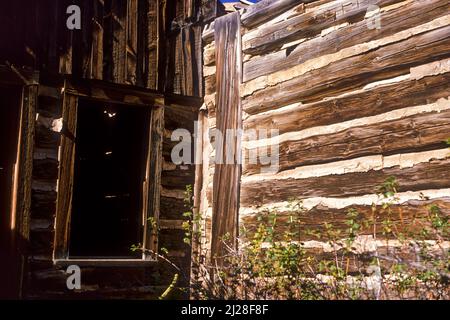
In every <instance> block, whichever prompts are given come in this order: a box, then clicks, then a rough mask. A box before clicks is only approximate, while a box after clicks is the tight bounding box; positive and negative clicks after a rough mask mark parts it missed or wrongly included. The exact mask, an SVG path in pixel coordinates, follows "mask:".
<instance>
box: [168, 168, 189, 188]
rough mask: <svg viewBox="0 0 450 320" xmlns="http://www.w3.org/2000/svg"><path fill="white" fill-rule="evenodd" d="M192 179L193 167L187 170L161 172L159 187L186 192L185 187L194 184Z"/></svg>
mask: <svg viewBox="0 0 450 320" xmlns="http://www.w3.org/2000/svg"><path fill="white" fill-rule="evenodd" d="M194 179H195V168H194V166H188V167H187V170H173V171H163V172H161V185H162V186H163V187H166V188H168V189H178V190H186V186H188V185H193V184H194Z"/></svg>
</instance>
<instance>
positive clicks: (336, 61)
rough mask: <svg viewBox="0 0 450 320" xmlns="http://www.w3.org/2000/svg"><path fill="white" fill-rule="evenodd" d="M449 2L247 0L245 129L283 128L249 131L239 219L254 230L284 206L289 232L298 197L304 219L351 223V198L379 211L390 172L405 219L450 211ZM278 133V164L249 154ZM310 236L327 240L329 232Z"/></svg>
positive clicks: (215, 77) (212, 118)
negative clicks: (434, 209) (431, 210)
mask: <svg viewBox="0 0 450 320" xmlns="http://www.w3.org/2000/svg"><path fill="white" fill-rule="evenodd" d="M449 12H450V3H449V1H448V0H426V1H422V0H407V1H405V0H363V1H351V0H349V1H336V0H320V1H288V0H287V1H284V0H278V1H274V0H263V1H261V2H260V3H258V4H255V5H252V6H250V7H249V8H248V9H247V10H241V11H240V17H241V19H240V23H241V41H242V52H241V57H242V61H243V62H242V79H241V86H240V97H241V101H240V103H241V104H242V110H243V112H242V118H243V128H244V130H251V129H256V130H259V129H266V130H270V129H277V130H279V136H277V137H275V138H270V134H269V136H268V137H257V138H256V139H253V140H247V141H244V142H243V146H244V148H243V158H244V160H243V161H244V163H243V166H242V176H241V179H240V203H239V205H240V208H239V225H240V227H242V226H245V227H246V229H247V230H249V231H252V230H255V227H256V226H257V224H258V223H259V222H258V219H257V218H258V217H260V216H261V215H263V214H264V213H266V212H267V211H268V210H276V211H277V212H278V213H279V218H278V220H279V221H281V223H279V228H280V229H278V230H277V231H278V232H280V233H281V231H282V230H281V229H282V228H283V223H282V221H283V220H285V219H284V216H286V218H287V216H288V215H287V212H288V211H289V203H290V199H293V198H295V199H299V200H302V201H303V205H304V207H305V208H306V209H307V210H308V213H309V214H307V215H306V221H305V222H304V223H305V225H304V228H305V229H308V228H315V227H318V226H320V225H323V223H324V222H328V223H332V224H334V225H337V226H342V227H343V228H344V227H345V224H344V223H343V222H344V220H345V215H346V213H347V211H348V209H349V208H352V207H354V208H357V209H359V210H360V212H362V213H364V214H366V213H370V212H371V204H372V202H374V201H376V199H377V197H376V195H375V192H376V187H377V186H379V185H380V184H382V182H383V181H385V179H386V178H388V177H390V176H395V177H396V178H397V180H398V182H399V185H400V187H399V190H398V191H399V198H400V204H402V205H403V206H404V210H403V212H404V217H403V218H405V219H406V220H408V219H410V220H409V223H412V217H413V216H415V214H417V213H418V212H419V211H420V208H423V205H426V204H429V203H430V202H435V203H437V204H439V205H440V206H441V208H442V209H443V212H445V213H446V214H448V213H450V176H449V173H448V166H449V161H450V159H449V157H450V151H449V150H448V147H447V145H446V143H445V140H446V139H447V138H449V137H450V101H449V98H450V97H449V92H450V91H449V89H450V81H449V80H450V73H449V72H450V68H449V66H450V51H449V49H450V16H449V15H448V13H449ZM214 29H215V26H214V23H211V24H210V25H208V26H206V28H205V30H204V32H203V39H204V42H205V46H204V50H203V55H204V67H203V72H204V77H205V99H204V101H205V107H206V108H205V109H207V110H206V111H205V112H206V113H207V116H206V120H205V123H207V126H208V129H207V131H208V132H206V134H205V135H206V138H205V141H204V142H203V144H204V150H203V159H209V164H208V162H204V163H203V165H204V166H206V167H207V169H204V170H203V175H204V176H203V185H202V188H203V189H202V201H201V204H200V209H201V212H202V214H203V217H204V220H205V224H204V228H205V229H204V234H203V245H204V247H203V248H204V250H206V251H208V250H209V249H210V248H211V238H212V237H215V236H216V235H215V234H212V230H214V226H211V221H214V219H213V217H212V215H213V212H214V209H213V206H214V204H215V200H214V199H213V197H214V195H215V194H216V193H215V191H214V190H216V188H219V186H218V185H215V184H214V183H213V176H214V173H215V167H214V165H213V163H212V159H213V158H214V155H215V150H214V147H213V144H212V143H210V141H211V136H213V132H214V130H216V125H217V124H216V107H217V105H216V104H217V103H219V100H218V98H217V96H218V95H219V93H218V90H223V88H219V87H218V86H216V83H217V82H218V81H219V78H220V75H219V74H217V73H216V70H217V69H218V67H217V66H216V62H217V61H216V59H217V54H218V53H217V51H218V50H222V49H223V48H218V47H217V43H216V41H217V39H215V38H214V31H215V32H216V34H217V30H214ZM228 61H229V60H228ZM220 63H224V62H223V61H221V62H220ZM234 107H235V108H238V106H236V105H235V106H234ZM276 143H279V167H278V170H277V171H276V172H272V173H264V172H263V170H261V169H262V168H263V167H264V165H261V164H260V163H259V162H258V163H257V164H249V163H248V161H245V160H247V158H248V155H249V150H252V149H254V148H256V147H268V148H270V146H271V145H272V144H276ZM230 188H231V187H230ZM229 219H232V217H229ZM380 229H381V228H380ZM300 237H301V239H299V240H302V241H309V240H313V236H312V235H308V234H307V233H301V236H300ZM309 245H310V246H313V247H314V248H316V249H317V250H319V251H320V250H322V248H324V247H325V242H320V241H319V242H314V241H311V242H310V243H309Z"/></svg>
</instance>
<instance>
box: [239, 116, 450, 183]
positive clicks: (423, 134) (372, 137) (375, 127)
mask: <svg viewBox="0 0 450 320" xmlns="http://www.w3.org/2000/svg"><path fill="white" fill-rule="evenodd" d="M449 130H450V111H449V110H447V111H443V112H440V113H439V112H431V113H425V114H418V115H413V116H410V117H406V118H402V119H398V120H393V121H388V122H382V123H376V124H372V125H367V126H360V127H354V128H349V129H347V130H344V131H341V132H338V133H332V134H326V135H318V136H313V137H310V138H306V139H303V140H297V141H286V142H282V143H281V144H280V147H279V154H280V156H279V171H283V170H288V169H292V168H295V167H298V166H300V165H308V164H317V163H326V162H332V161H339V160H344V159H349V158H354V157H360V156H366V155H373V154H383V155H388V154H393V153H399V152H408V151H419V150H431V149H439V148H443V147H445V145H446V144H445V140H446V139H447V138H448V133H449V132H450V131H449ZM246 159H248V154H247V155H246ZM245 163H248V161H246V162H245ZM259 171H260V165H256V164H248V165H247V166H246V167H245V168H244V171H243V172H244V173H245V174H255V173H259Z"/></svg>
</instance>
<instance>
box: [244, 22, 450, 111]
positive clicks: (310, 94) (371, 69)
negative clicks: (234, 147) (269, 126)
mask: <svg viewBox="0 0 450 320" xmlns="http://www.w3.org/2000/svg"><path fill="white" fill-rule="evenodd" d="M449 33H450V26H447V27H443V28H439V29H436V30H433V31H430V32H426V33H424V34H418V35H415V36H411V37H409V38H408V39H406V40H403V41H399V42H394V43H392V44H389V45H386V46H383V47H380V48H378V49H376V50H373V51H369V52H366V53H364V54H361V55H356V56H350V57H348V58H345V59H342V60H338V61H336V62H333V63H331V64H329V65H327V66H325V67H323V68H319V69H314V70H312V71H310V72H307V73H306V74H303V75H301V76H299V77H296V78H293V79H291V80H287V81H285V82H281V83H278V84H276V85H273V86H270V87H267V88H265V89H263V90H259V91H256V92H254V93H253V94H252V95H251V96H249V97H247V98H246V99H244V100H243V101H242V105H243V108H244V111H245V112H247V113H249V114H255V113H259V112H262V111H267V110H270V109H273V108H277V107H281V106H283V105H288V104H290V103H294V102H298V101H302V102H304V103H306V102H311V101H317V100H320V99H322V98H324V97H327V96H328V97H329V96H334V95H337V94H339V93H341V92H344V91H349V90H352V89H356V88H363V87H364V86H365V85H367V84H369V83H371V82H375V81H378V80H383V79H388V78H393V77H396V76H400V75H403V74H405V73H408V72H409V69H410V68H411V67H413V66H417V65H420V64H424V63H427V62H431V61H436V60H441V59H444V58H446V57H448V56H450V54H449V53H448V52H449V50H450V38H449V37H448V34H449ZM419 49H420V50H419Z"/></svg>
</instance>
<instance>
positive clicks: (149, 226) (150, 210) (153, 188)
mask: <svg viewBox="0 0 450 320" xmlns="http://www.w3.org/2000/svg"><path fill="white" fill-rule="evenodd" d="M163 134H164V108H162V107H156V108H154V109H153V110H152V114H151V125H150V137H149V146H148V152H149V154H148V160H147V161H148V162H147V171H146V177H145V181H144V195H145V196H144V220H145V221H144V225H145V230H144V244H143V246H144V248H145V249H149V250H152V251H153V252H157V250H158V228H157V226H158V225H159V216H160V197H161V171H162V162H163V159H162V139H163ZM149 219H151V220H149ZM145 257H146V259H152V258H154V256H153V255H151V254H148V255H147V254H145Z"/></svg>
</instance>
